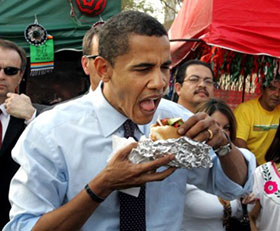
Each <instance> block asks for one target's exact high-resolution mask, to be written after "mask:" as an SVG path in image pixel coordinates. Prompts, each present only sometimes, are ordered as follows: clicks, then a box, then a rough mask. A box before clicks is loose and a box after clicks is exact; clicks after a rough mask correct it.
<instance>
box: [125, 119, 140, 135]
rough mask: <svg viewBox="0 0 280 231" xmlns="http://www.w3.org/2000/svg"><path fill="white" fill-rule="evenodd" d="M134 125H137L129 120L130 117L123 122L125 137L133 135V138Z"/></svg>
mask: <svg viewBox="0 0 280 231" xmlns="http://www.w3.org/2000/svg"><path fill="white" fill-rule="evenodd" d="M136 127H137V125H136V124H135V123H134V122H132V120H130V119H128V120H126V121H125V122H124V124H123V129H124V137H125V138H128V137H133V138H134V139H135V136H134V131H135V129H136Z"/></svg>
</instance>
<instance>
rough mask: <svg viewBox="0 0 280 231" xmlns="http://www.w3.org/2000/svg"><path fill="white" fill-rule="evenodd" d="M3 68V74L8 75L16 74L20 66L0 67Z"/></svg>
mask: <svg viewBox="0 0 280 231" xmlns="http://www.w3.org/2000/svg"><path fill="white" fill-rule="evenodd" d="M2 69H3V71H4V73H5V75H9V76H12V75H16V74H17V73H18V72H19V71H20V68H17V67H4V68H3V67H0V71H1V70H2Z"/></svg>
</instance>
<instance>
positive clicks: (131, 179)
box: [89, 143, 176, 198]
mask: <svg viewBox="0 0 280 231" xmlns="http://www.w3.org/2000/svg"><path fill="white" fill-rule="evenodd" d="M136 147H137V143H132V144H129V145H128V146H126V147H124V148H122V149H120V150H119V151H118V152H117V153H116V154H115V155H114V156H113V157H112V159H111V160H110V161H109V163H108V165H107V166H106V167H105V168H104V169H103V170H102V171H101V172H100V173H99V174H98V175H97V176H96V177H95V178H94V179H93V180H92V181H91V182H90V183H89V185H90V187H91V188H92V189H94V192H95V194H97V195H98V196H100V197H101V198H106V197H107V196H108V195H109V194H110V193H111V192H112V191H114V190H118V189H126V188H131V187H135V186H141V185H144V184H145V183H147V182H150V181H161V180H163V179H165V178H166V177H168V176H169V175H171V174H172V173H173V172H174V171H175V170H176V168H174V167H168V168H167V169H165V170H164V171H162V172H156V170H157V169H158V168H159V167H161V166H166V165H167V164H168V163H169V162H170V161H171V160H173V159H174V155H166V156H164V157H161V158H159V159H156V160H153V161H150V162H145V163H141V164H133V163H131V162H130V161H129V160H128V155H129V153H130V151H131V150H132V148H136Z"/></svg>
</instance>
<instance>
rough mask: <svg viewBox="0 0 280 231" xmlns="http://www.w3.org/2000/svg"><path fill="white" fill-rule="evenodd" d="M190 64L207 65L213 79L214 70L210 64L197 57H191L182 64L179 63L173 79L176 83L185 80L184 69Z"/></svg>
mask: <svg viewBox="0 0 280 231" xmlns="http://www.w3.org/2000/svg"><path fill="white" fill-rule="evenodd" d="M191 65H202V66H205V67H207V68H208V69H209V70H210V71H211V73H212V78H213V79H214V72H213V70H212V68H211V66H210V64H208V63H205V62H203V61H200V60H199V59H191V60H189V61H187V62H184V63H183V64H181V65H180V66H179V67H178V72H177V75H176V79H175V82H176V83H180V84H182V83H183V82H184V80H185V77H186V70H187V69H188V67H189V66H191Z"/></svg>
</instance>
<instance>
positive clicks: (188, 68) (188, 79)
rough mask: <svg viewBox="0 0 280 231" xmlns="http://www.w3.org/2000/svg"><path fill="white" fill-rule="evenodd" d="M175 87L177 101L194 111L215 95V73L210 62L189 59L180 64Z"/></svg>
mask: <svg viewBox="0 0 280 231" xmlns="http://www.w3.org/2000/svg"><path fill="white" fill-rule="evenodd" d="M174 88H175V91H176V94H177V99H176V100H177V102H178V103H179V104H181V105H182V106H183V107H185V108H187V109H188V110H190V111H191V112H193V113H194V112H195V108H196V107H197V105H198V104H200V103H202V102H205V101H206V100H208V99H209V98H212V97H214V73H213V71H212V69H211V67H210V65H209V64H207V63H205V62H202V61H200V60H189V61H187V62H185V63H183V64H181V65H180V67H179V69H178V72H177V75H176V82H175V86H174Z"/></svg>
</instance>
